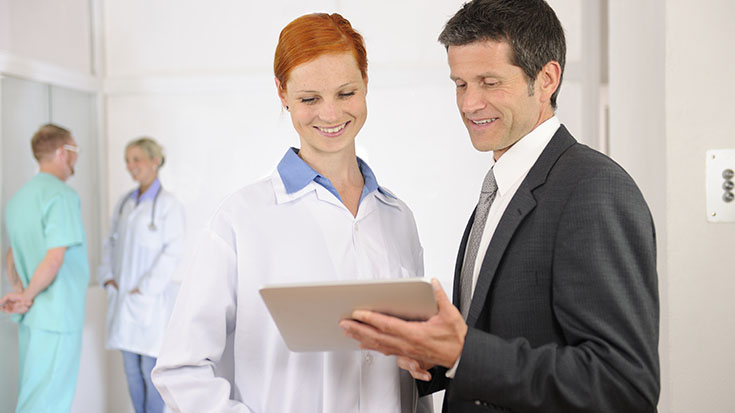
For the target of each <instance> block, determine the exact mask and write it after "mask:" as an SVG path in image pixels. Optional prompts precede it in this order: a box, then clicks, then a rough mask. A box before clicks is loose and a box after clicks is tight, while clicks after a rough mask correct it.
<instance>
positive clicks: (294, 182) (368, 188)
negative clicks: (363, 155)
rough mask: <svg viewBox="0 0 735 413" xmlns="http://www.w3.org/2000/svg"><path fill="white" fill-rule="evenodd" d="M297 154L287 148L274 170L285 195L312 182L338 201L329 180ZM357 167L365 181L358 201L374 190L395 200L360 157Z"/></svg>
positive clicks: (296, 150) (335, 191)
mask: <svg viewBox="0 0 735 413" xmlns="http://www.w3.org/2000/svg"><path fill="white" fill-rule="evenodd" d="M298 153H299V150H298V149H296V148H289V149H288V150H287V151H286V154H285V155H283V158H281V161H280V162H279V163H278V167H277V168H276V169H277V170H278V174H279V175H280V176H281V180H282V181H283V186H284V187H285V189H286V193H287V194H293V193H295V192H298V191H300V190H301V189H303V188H304V187H306V186H307V185H308V184H309V183H310V182H312V181H314V182H316V183H318V184H320V185H321V186H323V187H325V188H326V189H327V190H329V192H331V193H333V194H334V195H335V196H336V197H337V199H339V194H338V193H337V190H336V189H335V188H334V185H332V183H331V182H330V181H329V179H328V178H326V177H324V176H322V175H320V174H319V172H317V171H315V170H314V169H313V168H312V167H311V166H309V164H307V163H306V162H305V161H304V160H303V159H301V158H300V157H299V155H298ZM357 165H358V167H359V168H360V172H362V178H363V180H364V181H365V185H364V186H363V188H362V196H361V197H360V200H362V199H364V198H365V196H367V195H368V194H370V193H371V192H373V191H375V190H376V189H377V190H379V191H380V192H381V193H382V194H384V195H386V196H389V197H392V198H395V196H394V195H393V194H391V193H390V192H389V191H385V190H383V189H382V188H381V187H380V186H379V185H378V180H377V179H376V178H375V174H374V173H373V170H372V169H370V167H369V166H368V164H367V163H366V162H365V161H363V160H362V159H360V157H357Z"/></svg>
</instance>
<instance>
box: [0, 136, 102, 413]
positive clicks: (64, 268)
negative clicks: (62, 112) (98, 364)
mask: <svg viewBox="0 0 735 413" xmlns="http://www.w3.org/2000/svg"><path fill="white" fill-rule="evenodd" d="M31 148H32V150H33V156H34V157H35V158H36V160H37V161H38V165H39V169H40V170H39V172H38V173H37V174H36V175H35V176H34V177H33V178H31V180H30V181H28V182H26V184H25V185H23V187H22V188H20V190H18V192H16V193H15V195H13V197H12V198H11V199H10V201H9V202H8V205H7V208H6V212H5V225H6V227H7V230H8V237H9V238H10V249H9V250H8V254H7V261H6V266H7V270H8V277H9V278H10V284H11V285H12V287H13V291H12V292H10V293H8V294H6V295H5V296H4V297H3V298H1V299H0V310H2V311H4V312H6V313H13V314H14V316H13V317H14V320H15V321H16V322H17V323H18V403H17V405H16V412H17V413H20V412H29V413H32V412H49V411H53V412H68V411H69V410H70V409H71V404H72V400H73V399H74V390H75V389H76V386H77V374H78V372H79V359H80V355H81V351H82V327H83V325H84V306H85V300H86V295H85V293H86V291H87V283H88V282H89V264H88V263H87V241H86V235H85V233H84V227H83V226H82V211H81V202H80V200H79V195H78V194H77V192H76V191H75V190H74V189H72V188H71V187H70V186H68V185H67V184H66V181H67V180H68V179H69V178H70V177H71V176H72V175H74V165H75V164H76V162H77V158H78V153H79V146H77V143H76V141H75V140H74V138H73V137H72V136H71V133H70V132H69V131H68V130H66V129H64V128H61V127H59V126H56V125H53V124H47V125H44V126H42V127H41V128H40V129H39V130H38V132H36V133H35V134H34V135H33V138H32V139H31ZM4 371H5V367H3V372H4Z"/></svg>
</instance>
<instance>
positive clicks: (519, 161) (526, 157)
mask: <svg viewBox="0 0 735 413" xmlns="http://www.w3.org/2000/svg"><path fill="white" fill-rule="evenodd" d="M559 126H561V123H560V122H559V119H558V118H557V117H556V116H553V117H551V118H550V119H547V120H546V121H545V122H543V123H542V124H540V125H538V126H537V127H536V129H534V130H532V131H531V132H530V133H529V134H528V135H526V136H524V137H523V138H521V139H520V140H519V141H518V142H516V143H515V145H513V146H511V147H510V149H508V150H507V151H506V152H505V153H504V154H503V155H502V156H501V157H500V159H498V160H497V161H495V160H494V158H492V160H491V163H490V168H493V173H494V174H495V181H496V182H497V184H498V191H497V193H496V194H495V199H494V200H493V203H492V205H491V206H490V211H488V215H487V221H485V229H484V230H483V232H482V238H481V239H480V246H479V248H478V250H477V258H476V259H475V268H474V271H473V274H472V295H474V294H475V285H477V278H478V276H479V275H480V269H481V267H482V261H483V260H485V253H486V252H487V249H488V246H489V245H490V240H492V238H493V234H495V229H496V228H497V227H498V223H499V222H500V218H502V217H503V214H504V213H505V209H506V208H507V207H508V204H509V203H510V200H511V199H513V196H514V195H515V194H516V191H517V190H518V187H520V186H521V183H522V182H523V180H524V179H526V175H528V172H529V171H530V170H531V167H533V165H534V164H535V163H536V161H537V160H538V158H539V156H541V153H542V152H543V151H544V149H545V148H546V145H548V144H549V141H551V138H552V137H553V136H554V134H555V133H556V131H557V129H559ZM483 176H484V175H483ZM478 193H479V191H478ZM465 253H466V251H465ZM458 365H459V358H458V359H457V361H456V362H455V363H454V366H453V367H452V368H451V369H450V370H448V371H447V373H446V376H447V377H449V378H454V373H455V372H456V371H457V366H458Z"/></svg>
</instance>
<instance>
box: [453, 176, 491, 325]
mask: <svg viewBox="0 0 735 413" xmlns="http://www.w3.org/2000/svg"><path fill="white" fill-rule="evenodd" d="M497 191H498V184H497V183H496V182H495V173H494V172H493V168H490V170H489V171H488V172H487V175H485V181H483V183H482V192H480V200H479V201H478V202H477V208H476V209H475V220H474V221H473V222H472V229H471V230H470V237H469V240H468V241H467V247H466V252H465V257H464V261H463V262H462V272H461V273H460V276H459V288H460V296H459V306H460V307H459V308H460V311H461V312H462V316H463V317H464V318H465V320H466V319H467V314H468V313H469V311H470V303H471V302H472V284H473V282H472V281H473V280H472V278H473V275H474V272H475V260H476V259H477V250H478V249H479V248H480V240H481V239H482V233H483V232H484V231H485V222H486V221H487V214H488V212H489V211H490V205H492V204H493V200H494V199H495V193H496V192H497Z"/></svg>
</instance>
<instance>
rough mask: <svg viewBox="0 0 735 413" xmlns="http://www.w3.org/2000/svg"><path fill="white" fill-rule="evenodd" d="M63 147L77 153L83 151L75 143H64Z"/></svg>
mask: <svg viewBox="0 0 735 413" xmlns="http://www.w3.org/2000/svg"><path fill="white" fill-rule="evenodd" d="M62 148H64V149H66V150H67V151H72V152H76V153H79V152H81V149H80V148H79V147H78V146H74V145H64V146H62Z"/></svg>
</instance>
